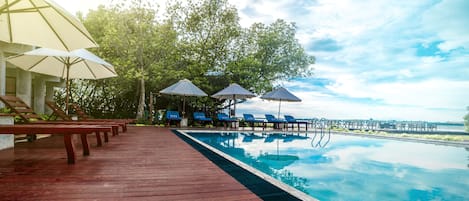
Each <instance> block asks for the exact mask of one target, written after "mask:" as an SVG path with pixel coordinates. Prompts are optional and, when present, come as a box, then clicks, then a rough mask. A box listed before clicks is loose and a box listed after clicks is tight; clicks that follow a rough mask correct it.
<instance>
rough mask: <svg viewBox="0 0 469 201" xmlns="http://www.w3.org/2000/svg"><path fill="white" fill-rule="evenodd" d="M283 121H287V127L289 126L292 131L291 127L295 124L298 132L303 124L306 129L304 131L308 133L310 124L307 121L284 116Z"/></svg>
mask: <svg viewBox="0 0 469 201" xmlns="http://www.w3.org/2000/svg"><path fill="white" fill-rule="evenodd" d="M284 117H285V120H286V121H287V123H288V125H291V128H292V129H293V126H294V125H295V124H296V125H297V126H298V131H299V130H300V125H301V124H304V125H305V127H306V131H308V124H310V123H309V122H308V121H301V120H297V119H295V117H293V116H291V115H284Z"/></svg>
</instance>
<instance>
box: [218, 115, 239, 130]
mask: <svg viewBox="0 0 469 201" xmlns="http://www.w3.org/2000/svg"><path fill="white" fill-rule="evenodd" d="M217 119H218V122H221V123H223V125H224V127H225V128H226V127H228V124H232V123H234V122H238V119H236V118H230V117H229V116H228V115H227V114H225V113H217Z"/></svg>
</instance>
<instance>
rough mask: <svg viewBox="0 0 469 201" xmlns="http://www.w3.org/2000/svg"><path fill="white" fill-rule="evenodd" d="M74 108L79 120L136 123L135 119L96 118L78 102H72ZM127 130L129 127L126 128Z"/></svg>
mask: <svg viewBox="0 0 469 201" xmlns="http://www.w3.org/2000/svg"><path fill="white" fill-rule="evenodd" d="M71 106H72V108H73V109H74V110H75V112H76V115H77V116H78V120H99V121H112V122H124V123H125V124H126V125H127V124H130V123H135V119H95V118H93V117H91V116H90V115H88V114H86V112H85V111H84V110H83V109H81V107H80V106H79V105H78V104H76V103H72V105H71ZM125 129H126V130H127V127H126V128H125Z"/></svg>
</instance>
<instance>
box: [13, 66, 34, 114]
mask: <svg viewBox="0 0 469 201" xmlns="http://www.w3.org/2000/svg"><path fill="white" fill-rule="evenodd" d="M16 72H17V76H16V96H17V97H19V98H21V100H23V101H24V102H25V103H26V104H28V105H29V106H31V72H28V71H25V70H22V69H19V68H17V71H16Z"/></svg>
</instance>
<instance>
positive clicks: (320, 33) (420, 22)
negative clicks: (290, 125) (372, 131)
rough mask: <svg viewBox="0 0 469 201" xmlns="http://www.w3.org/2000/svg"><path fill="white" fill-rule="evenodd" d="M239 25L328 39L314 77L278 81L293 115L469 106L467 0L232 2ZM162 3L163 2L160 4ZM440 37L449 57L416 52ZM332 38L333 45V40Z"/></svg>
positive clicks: (271, 108) (446, 116)
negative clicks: (288, 27) (287, 25)
mask: <svg viewBox="0 0 469 201" xmlns="http://www.w3.org/2000/svg"><path fill="white" fill-rule="evenodd" d="M57 2H58V3H59V4H60V5H62V6H64V7H65V8H66V9H67V10H69V11H70V12H71V13H76V11H78V10H80V11H82V12H85V13H86V11H87V10H88V9H90V8H91V9H94V8H96V7H97V6H98V5H99V4H106V5H107V4H109V3H110V2H111V1H109V0H107V1H106V0H98V1H96V0H84V1H68V0H57ZM229 2H230V3H231V4H233V5H235V6H236V7H237V8H238V10H239V15H240V17H241V25H242V26H244V27H248V26H249V25H251V24H252V23H254V22H262V23H267V24H268V23H271V22H273V21H275V20H276V19H279V18H282V19H285V20H287V21H292V22H295V23H296V24H297V26H298V31H297V37H298V39H299V41H300V42H301V43H302V44H303V45H304V46H305V47H307V48H308V45H310V44H317V43H312V42H314V41H321V40H323V41H324V40H325V39H326V40H328V41H330V42H332V43H333V44H334V45H335V47H336V48H334V51H331V52H327V51H317V52H314V51H312V49H311V48H308V50H311V51H310V53H312V54H313V55H315V56H316V58H317V64H315V65H313V67H314V68H315V71H314V73H315V77H313V78H311V79H319V80H328V81H329V83H326V85H325V86H321V85H313V84H309V83H308V82H303V81H302V82H298V81H294V82H285V83H281V84H282V85H284V86H286V87H287V88H291V89H295V90H293V91H292V92H293V93H295V94H296V95H297V96H299V97H300V98H301V99H302V100H303V101H302V102H300V103H282V114H286V113H288V114H292V115H295V116H298V117H307V118H311V117H325V118H361V119H367V118H375V119H406V120H431V121H448V120H451V121H461V119H462V116H464V114H465V113H466V111H465V108H466V106H468V105H469V103H468V102H467V100H468V99H469V79H468V78H467V76H468V75H469V62H468V61H469V60H468V53H467V49H469V35H468V34H467V33H469V27H468V26H466V24H468V20H467V19H469V16H468V14H467V12H466V10H467V8H468V7H469V4H468V1H464V0H442V1H438V2H435V1H431V0H428V1H391V0H389V1H372V0H369V1H352V0H340V1H330V0H317V1H294V0H279V1H269V0H255V1H253V0H230V1H229ZM163 4H164V3H163ZM435 41H441V43H440V44H439V45H438V48H440V50H441V51H442V52H446V51H449V50H454V49H457V48H465V51H460V52H449V53H448V55H446V56H442V55H429V56H425V57H421V56H418V55H417V47H418V46H420V47H427V48H428V47H429V45H430V44H432V43H434V42H435ZM330 44H331V43H330ZM238 109H239V111H241V112H238V116H241V115H242V112H249V113H254V114H257V115H259V116H263V115H264V114H265V113H272V114H277V110H278V102H273V101H262V100H260V99H252V100H249V101H248V102H246V103H243V104H239V106H238Z"/></svg>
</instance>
